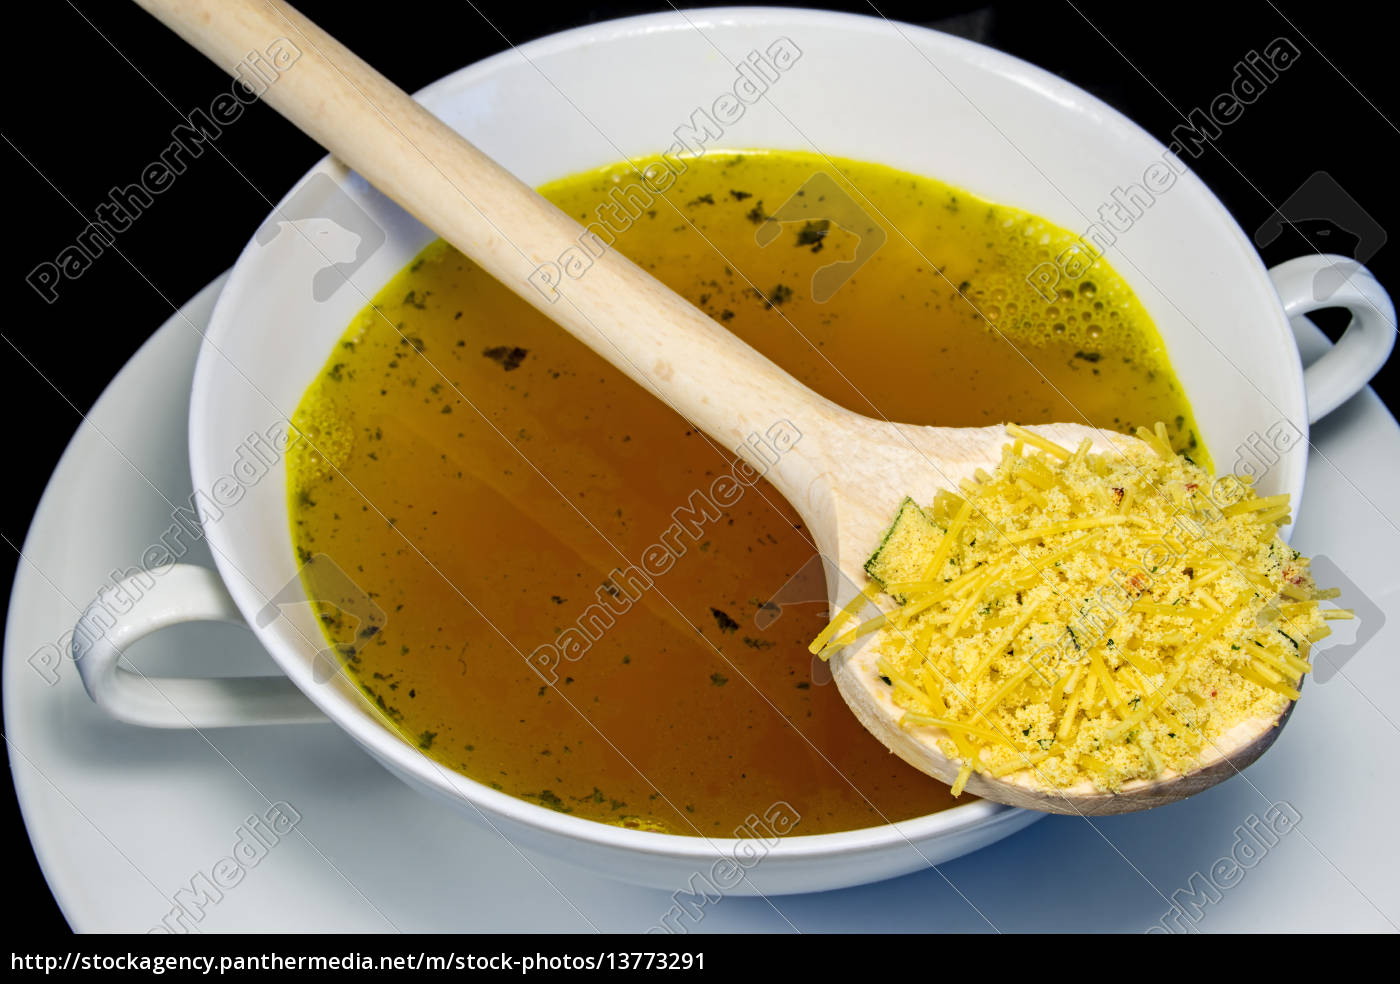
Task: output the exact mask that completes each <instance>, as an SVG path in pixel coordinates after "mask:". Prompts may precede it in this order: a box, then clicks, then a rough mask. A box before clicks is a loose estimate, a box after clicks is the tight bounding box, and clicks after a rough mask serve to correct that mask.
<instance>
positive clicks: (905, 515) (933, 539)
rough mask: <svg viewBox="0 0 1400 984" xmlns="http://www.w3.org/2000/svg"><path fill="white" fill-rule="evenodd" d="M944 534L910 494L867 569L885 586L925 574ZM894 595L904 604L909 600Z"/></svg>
mask: <svg viewBox="0 0 1400 984" xmlns="http://www.w3.org/2000/svg"><path fill="white" fill-rule="evenodd" d="M942 535H943V531H942V530H941V529H939V528H938V527H937V526H936V525H934V522H933V520H931V519H929V518H928V514H927V513H925V512H924V511H923V510H922V509H921V508H919V504H918V503H917V502H915V501H914V500H913V499H910V498H907V497H906V498H905V500H904V501H903V502H901V503H900V504H899V512H898V513H896V514H895V517H894V522H893V523H891V524H890V528H889V529H888V530H886V531H885V536H884V538H883V539H882V540H881V541H880V545H879V546H878V547H876V548H875V552H874V553H873V554H871V555H870V559H869V560H867V561H866V562H865V573H867V574H869V575H870V577H871V580H873V581H874V582H875V583H876V584H878V585H880V587H882V588H884V587H885V586H886V585H888V584H898V583H900V582H901V581H917V580H919V579H920V578H922V577H923V576H924V565H925V564H927V563H928V558H929V557H930V556H931V555H932V553H933V551H934V550H935V549H936V547H937V544H938V540H939V538H940V537H941V536H942ZM892 597H893V598H894V599H895V601H897V602H899V603H900V604H901V605H902V604H904V602H905V600H906V599H904V598H902V597H900V596H899V595H897V594H895V595H892Z"/></svg>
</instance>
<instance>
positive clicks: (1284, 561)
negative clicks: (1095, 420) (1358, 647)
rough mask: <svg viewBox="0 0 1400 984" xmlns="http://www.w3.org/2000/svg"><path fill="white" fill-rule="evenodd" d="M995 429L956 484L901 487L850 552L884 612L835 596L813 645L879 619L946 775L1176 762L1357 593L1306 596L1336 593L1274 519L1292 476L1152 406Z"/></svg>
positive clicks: (1111, 780) (1083, 772)
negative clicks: (1105, 442) (1069, 433)
mask: <svg viewBox="0 0 1400 984" xmlns="http://www.w3.org/2000/svg"><path fill="white" fill-rule="evenodd" d="M1007 432H1008V434H1009V436H1010V437H1011V439H1012V441H1011V443H1008V444H1007V445H1006V447H1005V448H1004V449H1003V452H1002V459H1001V462H1000V464H999V465H998V466H997V468H996V470H995V471H994V472H993V473H992V474H990V475H988V474H985V473H982V474H980V475H979V476H978V479H977V480H976V481H975V482H969V483H965V484H964V486H963V490H962V491H963V493H964V494H962V495H958V494H955V493H951V492H945V493H940V494H939V496H938V497H937V499H936V500H935V501H934V502H933V503H930V504H928V505H927V506H924V507H921V506H919V505H918V504H916V503H914V502H912V501H911V500H906V501H905V503H904V505H903V506H901V508H900V511H899V514H898V515H897V516H896V518H895V521H894V523H893V524H892V526H891V527H890V529H889V531H888V532H887V533H886V535H885V537H884V540H883V541H882V543H881V545H880V547H879V549H877V551H876V552H875V554H874V555H873V556H872V557H871V558H870V560H869V561H868V562H867V564H866V571H867V573H868V574H869V575H870V577H871V586H872V587H873V588H876V589H878V591H880V592H883V595H881V596H880V597H881V600H882V602H883V605H882V607H884V608H885V609H886V612H885V614H883V615H881V616H879V618H877V619H874V620H871V621H868V622H866V623H863V624H860V625H855V624H851V618H852V615H853V612H844V613H841V614H840V615H838V616H837V618H836V619H835V620H834V621H833V623H832V626H830V627H828V630H827V631H825V632H823V633H822V634H821V636H819V637H818V638H817V639H816V640H815V641H814V642H813V644H812V647H811V648H812V651H813V652H817V653H819V654H820V655H821V656H822V657H823V658H829V657H830V655H831V654H832V653H833V652H835V651H836V650H837V649H839V648H840V647H841V646H843V645H847V644H850V643H852V642H855V641H857V640H859V639H862V638H863V637H864V636H866V635H867V634H869V633H871V632H874V633H877V634H876V636H875V640H874V641H873V643H872V645H875V646H877V647H878V650H877V651H878V655H879V666H880V668H881V672H882V673H884V674H885V676H886V678H887V679H889V680H890V681H891V687H892V688H893V692H892V696H893V700H894V702H895V704H896V705H897V706H898V707H900V708H902V709H903V710H904V712H905V713H904V716H903V718H902V722H901V723H902V724H903V725H904V726H905V727H909V728H930V729H934V730H933V731H932V732H931V733H932V735H933V736H934V738H935V740H936V741H937V744H938V745H939V747H940V749H941V750H942V752H943V753H944V754H945V755H947V756H948V757H949V758H950V759H952V760H955V761H957V762H958V763H959V765H960V769H959V772H958V775H957V780H956V782H955V784H954V786H953V792H954V794H955V795H956V794H958V793H961V792H962V789H963V787H964V786H965V785H966V783H967V781H968V779H969V778H970V777H971V775H972V773H973V772H979V773H983V774H985V775H989V776H994V777H1007V776H1013V775H1014V774H1016V773H1018V772H1022V771H1026V770H1032V774H1033V777H1034V779H1035V781H1036V783H1037V784H1038V785H1048V786H1051V787H1054V788H1064V787H1068V786H1075V785H1078V784H1080V783H1083V782H1086V781H1087V782H1088V783H1090V784H1092V785H1093V787H1094V788H1096V789H1099V790H1103V791H1112V790H1115V789H1117V788H1119V787H1121V786H1122V785H1123V784H1124V783H1127V782H1130V781H1132V780H1136V779H1145V780H1151V779H1155V778H1157V777H1158V776H1160V775H1162V774H1163V773H1168V772H1175V773H1186V772H1190V771H1192V769H1193V768H1195V767H1196V766H1197V764H1198V763H1199V762H1200V761H1201V759H1202V757H1203V756H1205V755H1207V754H1208V753H1209V752H1210V751H1211V749H1212V748H1213V746H1214V744H1215V743H1216V742H1217V741H1218V740H1219V739H1220V737H1221V736H1222V735H1224V734H1225V733H1226V732H1227V731H1229V730H1230V729H1231V728H1233V727H1235V726H1236V725H1238V724H1239V723H1241V722H1243V721H1247V720H1254V719H1269V718H1276V717H1277V716H1278V715H1279V714H1280V713H1282V711H1283V710H1284V709H1285V708H1286V707H1287V705H1288V703H1289V702H1290V701H1293V700H1296V699H1297V698H1298V687H1299V685H1300V683H1301V681H1302V676H1303V674H1305V673H1307V672H1308V671H1309V670H1310V669H1311V668H1312V667H1311V664H1310V663H1309V652H1310V649H1311V647H1312V645H1313V644H1314V643H1316V642H1317V641H1318V640H1320V639H1322V638H1324V637H1325V636H1327V635H1328V633H1329V631H1330V630H1329V629H1328V627H1327V624H1326V623H1327V622H1328V621H1330V620H1335V619H1341V618H1350V617H1352V613H1351V612H1349V611H1347V610H1344V609H1337V608H1327V609H1324V608H1322V607H1321V606H1320V602H1322V601H1324V600H1327V599H1330V598H1334V597H1336V596H1337V592H1336V591H1335V590H1320V589H1318V587H1317V586H1316V584H1315V583H1314V581H1313V579H1312V576H1311V574H1310V573H1309V570H1308V560H1307V558H1305V557H1303V556H1301V555H1300V554H1299V553H1298V551H1296V550H1293V549H1292V548H1290V547H1289V546H1288V545H1287V544H1285V543H1284V542H1283V540H1282V539H1281V538H1280V536H1279V527H1280V526H1282V525H1284V524H1286V523H1287V522H1288V516H1289V503H1288V497H1287V496H1285V495H1275V496H1266V497H1260V496H1258V495H1256V494H1255V492H1254V490H1253V489H1252V488H1251V486H1250V485H1249V483H1248V481H1247V480H1240V479H1237V478H1235V477H1234V476H1226V477H1225V478H1223V479H1215V478H1214V477H1213V476H1212V475H1211V474H1210V473H1209V472H1207V471H1205V470H1204V469H1202V468H1201V467H1199V466H1198V465H1196V464H1195V463H1193V462H1192V461H1190V460H1189V459H1187V458H1185V457H1182V456H1179V455H1177V454H1176V453H1175V452H1174V451H1173V450H1172V448H1171V445H1170V443H1169V442H1168V440H1167V432H1166V429H1165V427H1164V426H1163V425H1162V424H1158V425H1157V426H1156V428H1154V429H1153V430H1151V431H1149V430H1146V429H1139V431H1138V434H1137V436H1138V437H1139V438H1140V440H1141V443H1134V444H1132V446H1126V447H1124V448H1123V449H1122V450H1121V451H1120V452H1115V453H1111V454H1095V453H1092V452H1091V451H1090V446H1089V445H1088V443H1087V442H1086V443H1085V444H1083V445H1081V446H1080V447H1079V448H1077V449H1074V450H1071V449H1068V448H1063V447H1060V446H1058V445H1056V444H1054V443H1053V442H1050V441H1048V440H1046V439H1045V438H1043V437H1041V436H1040V435H1038V434H1035V433H1033V432H1031V431H1029V430H1026V429H1025V428H1022V427H1017V426H1015V425H1010V426H1008V427H1007ZM874 596H876V592H875V591H872V590H869V589H868V590H867V592H866V594H865V595H864V596H862V598H861V600H862V601H863V600H864V599H865V598H867V597H874ZM837 628H840V629H842V630H843V631H842V632H841V633H840V634H839V635H838V634H837V633H836V629H837ZM896 684H897V685H896Z"/></svg>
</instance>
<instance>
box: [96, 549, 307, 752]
mask: <svg viewBox="0 0 1400 984" xmlns="http://www.w3.org/2000/svg"><path fill="white" fill-rule="evenodd" d="M118 599H121V602H120V604H118ZM132 599H135V600H134V601H133V600H132ZM119 612H120V614H118V613H119ZM183 622H234V623H237V624H239V625H242V624H245V623H244V622H243V617H242V616H241V615H240V614H239V612H238V608H237V606H236V605H234V603H233V599H232V598H231V597H229V593H228V590H227V589H226V588H225V587H224V585H223V582H222V581H220V580H219V576H218V575H217V574H215V573H214V572H213V571H211V570H209V569H208V568H204V567H196V566H193V565H190V564H176V565H174V566H172V567H169V568H166V569H165V570H164V571H163V572H161V573H159V575H158V576H154V577H153V576H152V575H151V574H147V575H137V576H135V577H131V578H127V579H126V580H124V581H121V582H118V583H117V584H115V585H113V586H111V587H109V588H107V589H105V590H104V591H103V592H102V593H101V594H99V595H98V596H97V598H96V599H94V601H93V602H92V604H91V605H89V606H88V607H87V610H86V611H85V612H83V615H82V618H80V619H79V620H78V625H77V628H76V629H75V630H74V633H73V659H74V661H75V662H76V663H77V666H78V675H79V676H80V677H81V678H82V681H83V686H84V687H85V688H86V689H87V692H88V696H90V697H91V698H92V699H93V701H94V702H95V703H96V704H97V706H98V707H101V708H102V709H103V710H104V711H106V712H107V713H108V714H110V715H112V717H114V718H117V719H118V720H121V721H126V722H127V723H129V724H140V725H145V726H146V727H148V728H196V729H198V728H226V727H231V726H234V725H245V724H309V723H311V722H315V721H324V720H326V717H325V715H324V714H322V713H321V712H320V710H318V709H317V707H316V705H315V704H313V703H312V702H311V701H310V700H309V699H307V697H306V695H305V694H303V693H302V692H301V691H300V690H298V689H297V688H296V685H295V684H293V683H292V681H291V680H289V679H287V678H286V677H283V676H259V677H225V678H207V679H205V678H193V677H148V676H146V675H144V674H142V673H133V672H132V671H130V670H127V669H125V668H123V667H122V666H121V665H120V661H121V656H122V653H123V652H124V651H125V650H126V648H127V647H128V646H130V645H131V644H132V643H134V642H136V641H137V640H138V639H143V638H145V637H146V636H148V635H150V634H151V633H153V632H158V631H159V630H161V629H164V628H167V627H169V626H172V625H179V624H181V623H183Z"/></svg>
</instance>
